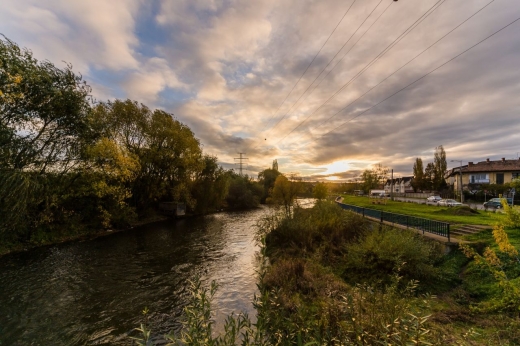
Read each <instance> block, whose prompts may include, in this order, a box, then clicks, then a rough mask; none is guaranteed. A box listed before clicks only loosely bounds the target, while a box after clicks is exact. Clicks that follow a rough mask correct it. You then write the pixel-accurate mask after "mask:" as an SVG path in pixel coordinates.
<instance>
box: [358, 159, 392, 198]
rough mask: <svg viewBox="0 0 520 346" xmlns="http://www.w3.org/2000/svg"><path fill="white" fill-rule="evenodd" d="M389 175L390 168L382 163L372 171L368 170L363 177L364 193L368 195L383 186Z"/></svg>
mask: <svg viewBox="0 0 520 346" xmlns="http://www.w3.org/2000/svg"><path fill="white" fill-rule="evenodd" d="M387 174H388V167H384V166H383V165H382V164H381V163H378V164H377V165H375V166H374V167H373V168H372V169H366V170H365V171H364V172H363V173H362V175H361V180H362V181H363V184H362V188H363V191H365V193H368V192H369V191H370V190H372V189H376V188H378V187H380V186H381V185H383V184H384V182H385V179H386V176H387Z"/></svg>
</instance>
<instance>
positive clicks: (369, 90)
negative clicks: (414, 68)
mask: <svg viewBox="0 0 520 346" xmlns="http://www.w3.org/2000/svg"><path fill="white" fill-rule="evenodd" d="M494 1H495V0H491V1H490V2H488V3H487V4H486V5H484V6H483V7H481V8H480V9H479V10H478V11H477V12H475V13H473V14H472V15H471V16H469V17H468V18H466V19H465V20H464V21H462V22H461V23H460V24H459V25H457V26H456V27H454V28H453V29H451V30H450V31H448V32H447V33H446V34H444V35H443V36H442V37H441V38H439V39H438V40H437V41H435V42H434V43H432V44H431V45H430V46H428V47H427V48H426V49H424V50H423V51H422V52H420V53H419V54H417V55H416V56H414V57H413V58H412V59H410V60H408V61H407V62H406V63H405V64H404V65H402V66H401V67H399V68H398V69H397V70H395V71H394V72H392V73H391V74H390V75H388V76H387V77H386V78H385V79H383V80H382V81H380V82H379V83H377V84H376V85H374V86H373V87H372V88H370V89H368V90H367V91H366V92H365V93H364V94H362V95H361V96H359V97H358V98H357V99H355V100H354V101H352V102H350V103H349V104H348V105H346V106H345V107H343V108H342V109H340V110H339V111H338V112H336V113H335V114H333V115H332V116H331V117H329V118H328V119H327V120H325V121H324V122H322V124H324V123H326V122H328V121H330V120H331V119H332V118H334V117H335V116H336V115H338V114H340V113H341V112H343V111H344V110H345V109H347V108H348V107H350V106H351V105H352V104H354V103H355V102H356V101H358V100H359V99H361V98H362V97H364V96H365V95H366V94H368V93H369V92H371V91H372V90H374V89H375V88H377V87H378V86H379V85H381V84H382V83H384V82H385V81H386V80H388V79H389V78H390V77H392V76H393V75H394V74H396V73H397V72H399V71H401V70H402V69H403V68H404V67H406V66H407V65H408V64H410V63H411V62H412V61H414V60H415V59H417V58H418V57H419V56H421V55H423V54H424V53H425V52H426V51H427V50H429V49H430V48H431V47H433V46H435V45H436V44H437V43H439V42H440V41H442V40H443V39H444V38H446V37H447V36H448V35H450V34H451V33H452V32H454V31H455V30H457V29H458V28H459V27H461V26H462V25H464V24H465V23H466V22H468V21H469V20H470V19H471V18H473V17H475V16H476V15H477V14H479V13H480V12H481V11H483V10H484V9H485V8H486V7H488V6H489V5H491V3H493V2H494ZM320 126H321V125H320ZM320 126H316V127H315V128H314V129H317V128H319V127H320Z"/></svg>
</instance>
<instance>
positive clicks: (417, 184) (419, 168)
mask: <svg viewBox="0 0 520 346" xmlns="http://www.w3.org/2000/svg"><path fill="white" fill-rule="evenodd" d="M423 181H424V168H423V162H422V159H421V158H420V157H418V158H416V159H415V163H414V165H413V181H412V187H413V190H414V191H415V192H417V190H422V188H423Z"/></svg>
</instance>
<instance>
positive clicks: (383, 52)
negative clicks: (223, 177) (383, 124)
mask: <svg viewBox="0 0 520 346" xmlns="http://www.w3.org/2000/svg"><path fill="white" fill-rule="evenodd" d="M445 1H446V0H439V1H437V2H436V3H435V4H434V5H433V6H432V7H430V8H429V9H428V10H427V11H426V12H425V13H423V14H422V15H421V16H420V17H419V18H418V19H417V20H416V21H415V22H414V23H412V24H411V25H410V26H409V27H408V28H407V29H406V30H405V31H403V32H402V33H401V34H400V35H399V36H398V37H397V38H396V39H395V40H394V41H392V43H390V44H389V45H388V46H387V47H386V48H385V49H383V50H382V51H381V52H380V53H379V54H378V55H377V56H376V57H375V58H374V59H372V61H370V62H369V63H368V64H367V65H365V67H364V68H362V69H361V70H360V71H358V73H357V74H356V75H355V76H354V77H352V78H351V79H350V80H349V81H348V82H347V83H345V84H344V85H343V86H342V87H341V88H339V89H338V90H337V91H336V92H335V93H334V94H333V95H332V96H331V97H329V98H328V99H327V101H325V102H324V103H322V104H321V105H320V106H319V107H318V108H316V109H315V110H314V111H313V112H312V113H311V114H309V115H308V116H307V117H306V118H305V119H304V120H303V121H302V122H300V123H299V124H298V125H297V126H296V127H294V128H293V129H292V130H291V131H290V132H289V133H287V134H286V135H285V136H284V137H282V138H281V139H280V140H279V141H278V142H276V144H278V143H280V142H281V141H283V140H284V139H285V138H287V137H288V136H289V135H290V134H291V133H293V132H294V131H296V130H297V129H298V128H299V127H300V126H302V125H303V124H304V123H305V122H306V121H307V120H308V119H309V118H310V117H311V116H312V115H314V114H316V112H317V111H318V110H320V109H321V108H322V107H323V106H325V105H326V104H327V103H328V102H329V101H330V100H332V99H333V98H334V97H336V95H337V94H338V93H340V92H341V91H342V90H344V89H345V88H346V87H347V86H348V85H350V84H351V83H352V82H353V81H354V80H355V79H357V78H358V77H359V76H361V74H363V73H364V72H365V71H366V70H367V69H368V68H370V67H371V66H372V65H373V63H374V62H375V61H376V60H379V59H380V58H381V57H383V56H384V55H385V54H386V53H388V52H389V51H390V50H391V49H392V48H393V47H394V46H395V45H397V43H399V42H400V41H401V40H402V39H403V38H404V37H405V36H406V35H408V34H409V33H410V32H411V31H412V30H413V29H415V28H416V27H417V26H418V25H419V24H420V23H422V22H423V21H424V20H425V19H426V18H427V17H429V16H430V15H431V14H432V13H433V12H434V11H435V10H437V9H438V8H439V7H440V6H441V5H442V4H443V3H444V2H445ZM331 71H332V70H331Z"/></svg>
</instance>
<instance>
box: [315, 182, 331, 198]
mask: <svg viewBox="0 0 520 346" xmlns="http://www.w3.org/2000/svg"><path fill="white" fill-rule="evenodd" d="M328 194H329V190H328V188H327V185H326V184H325V183H317V184H316V186H314V190H313V191H312V196H313V197H314V198H316V199H319V200H321V199H325V198H327V195H328Z"/></svg>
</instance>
